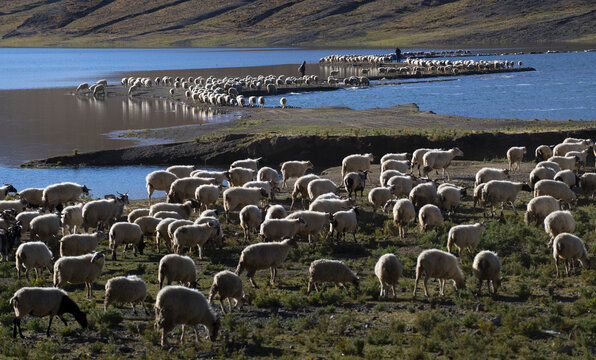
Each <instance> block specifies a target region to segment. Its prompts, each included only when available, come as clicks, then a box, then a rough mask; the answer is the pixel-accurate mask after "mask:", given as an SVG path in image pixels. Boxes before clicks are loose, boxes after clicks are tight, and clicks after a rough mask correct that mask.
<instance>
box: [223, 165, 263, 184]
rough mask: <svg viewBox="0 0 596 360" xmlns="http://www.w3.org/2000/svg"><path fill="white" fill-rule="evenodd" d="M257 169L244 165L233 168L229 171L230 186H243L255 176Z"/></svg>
mask: <svg viewBox="0 0 596 360" xmlns="http://www.w3.org/2000/svg"><path fill="white" fill-rule="evenodd" d="M256 172H257V171H256V170H253V169H247V168H242V167H235V168H231V169H230V170H228V171H227V177H228V180H229V183H230V186H242V185H244V184H246V183H247V182H249V181H251V180H252V179H253V178H254V177H255V173H256Z"/></svg>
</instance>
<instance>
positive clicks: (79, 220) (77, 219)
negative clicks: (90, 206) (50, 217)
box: [61, 203, 83, 235]
mask: <svg viewBox="0 0 596 360" xmlns="http://www.w3.org/2000/svg"><path fill="white" fill-rule="evenodd" d="M61 221H62V235H66V234H67V233H69V234H70V233H73V234H74V233H77V232H78V230H79V229H80V228H81V226H82V225H83V204H82V203H81V204H76V205H71V206H67V207H65V208H64V209H62V218H61Z"/></svg>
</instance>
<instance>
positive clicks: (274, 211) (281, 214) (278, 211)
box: [265, 205, 288, 220]
mask: <svg viewBox="0 0 596 360" xmlns="http://www.w3.org/2000/svg"><path fill="white" fill-rule="evenodd" d="M266 211H267V212H266V213H265V220H267V219H283V218H285V217H286V216H288V212H287V211H286V209H285V208H284V207H283V205H267V207H266Z"/></svg>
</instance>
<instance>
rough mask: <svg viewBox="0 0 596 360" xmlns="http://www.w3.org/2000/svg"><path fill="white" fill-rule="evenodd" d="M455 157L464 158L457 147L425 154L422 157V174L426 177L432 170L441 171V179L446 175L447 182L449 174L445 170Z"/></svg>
mask: <svg viewBox="0 0 596 360" xmlns="http://www.w3.org/2000/svg"><path fill="white" fill-rule="evenodd" d="M456 156H464V153H463V151H461V150H460V149H459V148H457V147H455V148H453V149H451V150H431V151H429V152H427V153H425V154H424V156H423V157H422V161H423V165H424V168H423V169H422V173H423V174H424V175H425V176H426V175H428V173H430V172H431V171H432V170H433V169H434V170H439V169H443V177H445V173H447V180H449V172H447V168H448V167H449V165H451V161H452V160H453V158H455V157H456Z"/></svg>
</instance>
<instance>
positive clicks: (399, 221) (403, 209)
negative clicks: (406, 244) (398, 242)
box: [393, 199, 416, 239]
mask: <svg viewBox="0 0 596 360" xmlns="http://www.w3.org/2000/svg"><path fill="white" fill-rule="evenodd" d="M415 218H416V209H415V208H414V204H412V202H411V201H410V200H408V199H399V200H397V201H396V202H395V205H393V222H394V223H395V225H396V226H397V227H398V229H399V237H400V238H402V239H404V238H405V237H406V234H407V232H408V224H409V223H410V221H412V220H414V219H415Z"/></svg>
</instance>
